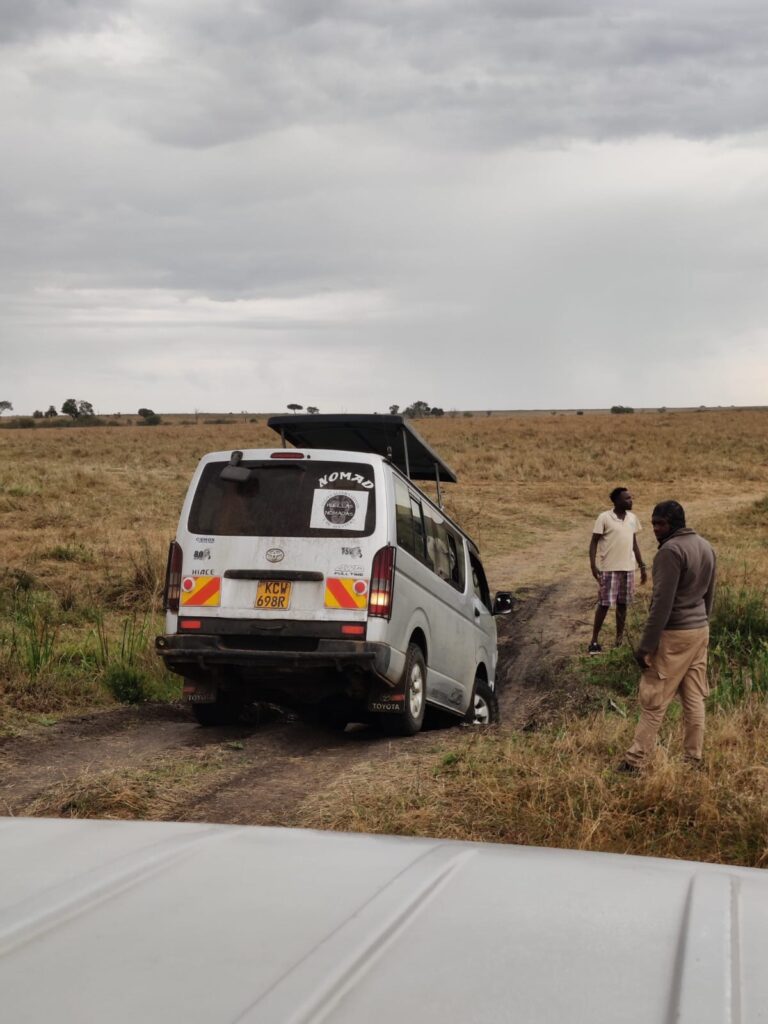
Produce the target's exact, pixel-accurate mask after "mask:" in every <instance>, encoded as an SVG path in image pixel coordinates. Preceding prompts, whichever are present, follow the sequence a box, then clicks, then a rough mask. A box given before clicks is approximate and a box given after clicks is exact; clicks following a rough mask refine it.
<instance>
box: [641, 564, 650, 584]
mask: <svg viewBox="0 0 768 1024" xmlns="http://www.w3.org/2000/svg"><path fill="white" fill-rule="evenodd" d="M647 582H648V570H647V569H646V567H645V566H644V565H641V566H640V583H641V584H643V583H647Z"/></svg>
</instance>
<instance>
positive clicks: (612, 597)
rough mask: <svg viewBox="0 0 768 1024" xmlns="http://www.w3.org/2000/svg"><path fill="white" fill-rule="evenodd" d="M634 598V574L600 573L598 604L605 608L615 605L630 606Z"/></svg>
mask: <svg viewBox="0 0 768 1024" xmlns="http://www.w3.org/2000/svg"><path fill="white" fill-rule="evenodd" d="M634 596H635V574H634V572H601V573H600V596H599V597H598V603H599V604H601V605H603V606H604V607H605V608H613V606H614V605H616V604H632V599H633V598H634Z"/></svg>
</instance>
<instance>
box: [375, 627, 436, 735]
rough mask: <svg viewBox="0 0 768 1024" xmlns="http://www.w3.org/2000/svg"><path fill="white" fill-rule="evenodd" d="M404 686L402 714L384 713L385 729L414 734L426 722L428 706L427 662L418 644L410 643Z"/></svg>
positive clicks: (406, 657)
mask: <svg viewBox="0 0 768 1024" xmlns="http://www.w3.org/2000/svg"><path fill="white" fill-rule="evenodd" d="M402 687H403V692H404V702H403V703H404V707H403V713H402V714H401V715H383V716H382V725H383V727H384V729H385V730H386V731H387V732H389V733H392V734H395V735H398V736H414V735H415V734H416V733H417V732H418V731H419V730H420V729H421V727H422V725H423V724H424V712H425V711H426V708H427V663H426V662H425V661H424V654H423V653H422V650H421V648H420V647H419V646H418V645H417V644H408V650H407V651H406V654H405V668H404V669H403V676H402Z"/></svg>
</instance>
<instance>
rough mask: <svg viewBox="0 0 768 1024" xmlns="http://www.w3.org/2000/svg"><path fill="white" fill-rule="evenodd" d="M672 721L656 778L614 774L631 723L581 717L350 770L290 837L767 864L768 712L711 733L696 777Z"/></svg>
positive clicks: (721, 721) (756, 705)
mask: <svg viewBox="0 0 768 1024" xmlns="http://www.w3.org/2000/svg"><path fill="white" fill-rule="evenodd" d="M675 726H676V723H674V722H672V721H668V722H667V723H666V724H665V726H664V729H663V731H662V736H661V745H660V748H659V750H658V752H657V756H656V759H655V763H654V765H653V768H652V770H650V771H648V772H645V773H643V774H642V775H639V776H629V777H627V776H623V775H619V774H617V773H616V772H614V771H613V770H612V765H613V764H615V763H616V760H617V759H618V758H619V757H620V756H621V753H622V752H623V751H624V750H626V748H627V746H628V744H629V742H630V740H631V736H632V728H633V726H632V723H631V722H628V721H626V720H625V719H623V718H622V717H620V716H616V715H608V714H596V715H590V716H587V717H585V718H580V719H575V718H572V719H570V720H569V721H568V722H567V723H561V724H559V725H553V726H549V727H547V728H545V729H542V730H540V731H539V732H536V733H514V732H508V731H506V730H504V729H497V730H491V731H490V732H487V733H486V734H485V735H477V734H475V733H472V734H470V735H467V734H466V733H461V734H460V733H456V732H454V733H452V734H448V735H445V736H443V737H442V738H439V739H436V740H434V741H433V742H432V744H431V745H430V748H429V749H428V750H426V751H425V750H424V747H423V746H422V747H421V748H416V749H418V750H419V752H418V753H416V754H413V753H411V754H410V756H407V761H406V763H405V764H404V763H403V760H402V759H401V760H391V761H380V760H377V761H376V762H375V763H372V764H364V765H358V766H355V767H354V768H351V769H349V770H347V771H346V772H343V773H342V774H341V775H339V776H338V777H337V778H336V780H335V782H334V783H333V785H332V786H331V787H330V788H329V789H327V790H325V791H324V792H322V793H319V794H317V795H316V796H313V797H311V798H309V799H308V800H307V801H306V802H305V804H304V805H303V807H302V808H301V810H300V812H299V814H298V817H297V820H296V822H295V824H298V825H301V826H303V827H309V828H326V829H327V828H330V829H337V830H341V831H352V832H385V833H395V834H400V835H423V836H436V837H440V838H447V839H464V840H476V841H483V842H500V843H522V844H526V845H533V846H555V847H567V848H570V849H580V850H599V851H604V852H613V853H633V854H641V855H646V856H657V857H659V856H660V857H677V858H685V859H690V860H703V861H714V862H719V863H725V864H744V865H748V866H752V867H764V866H766V865H768V770H766V763H767V762H768V708H766V705H765V703H764V702H754V701H750V702H746V703H745V704H742V705H741V706H740V707H739V708H738V709H737V710H735V711H734V712H732V713H731V714H729V715H725V714H720V715H717V716H716V717H715V718H714V720H713V721H712V722H711V723H710V728H709V730H708V739H707V746H708V750H709V751H710V754H709V755H708V759H707V766H706V770H705V771H697V770H694V769H692V768H690V767H689V766H687V765H686V763H685V761H684V759H683V757H682V751H681V749H680V735H679V728H676V727H675Z"/></svg>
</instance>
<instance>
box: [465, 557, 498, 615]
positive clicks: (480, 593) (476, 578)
mask: <svg viewBox="0 0 768 1024" xmlns="http://www.w3.org/2000/svg"><path fill="white" fill-rule="evenodd" d="M469 564H470V565H471V566H472V589H473V590H474V592H475V596H476V597H477V598H478V600H480V601H482V603H483V604H484V605H485V607H486V608H487V609H488V611H491V610H492V605H491V592H490V590H489V588H488V580H487V579H486V578H485V571H484V570H483V566H482V564H481V562H480V559H479V558H478V557H477V556H476V555H474V554H473V553H472V552H471V551H470V553H469Z"/></svg>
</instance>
